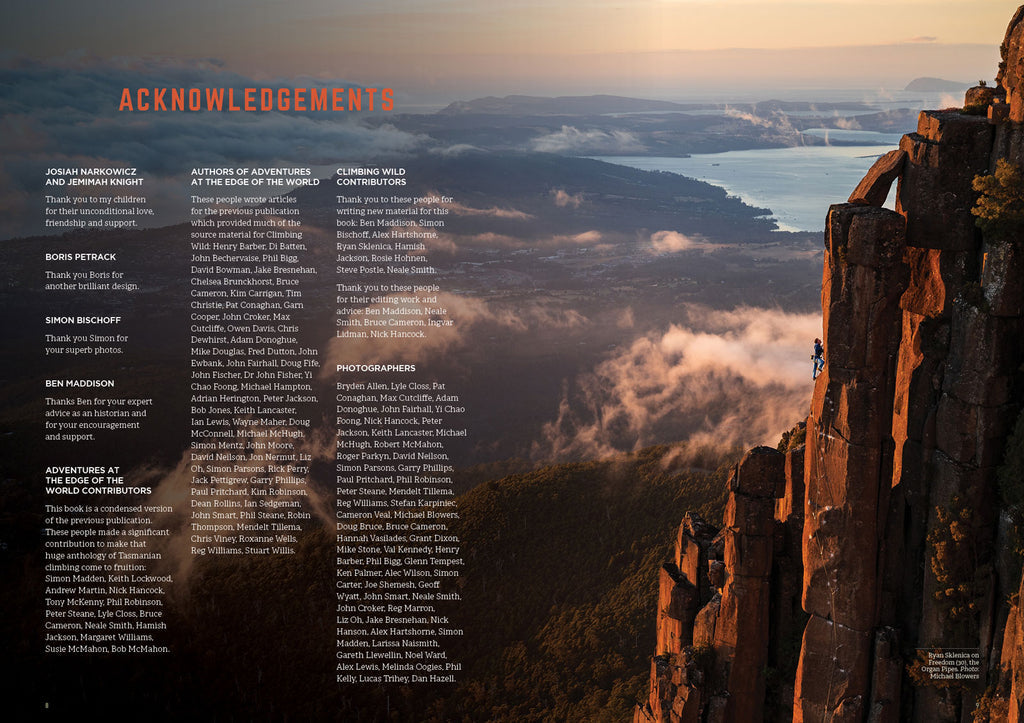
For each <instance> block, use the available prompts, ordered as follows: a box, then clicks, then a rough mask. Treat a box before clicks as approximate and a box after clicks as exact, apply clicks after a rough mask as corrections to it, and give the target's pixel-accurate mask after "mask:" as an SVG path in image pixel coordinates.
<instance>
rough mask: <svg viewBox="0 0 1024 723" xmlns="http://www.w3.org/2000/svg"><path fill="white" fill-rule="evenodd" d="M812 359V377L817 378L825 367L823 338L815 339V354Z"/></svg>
mask: <svg viewBox="0 0 1024 723" xmlns="http://www.w3.org/2000/svg"><path fill="white" fill-rule="evenodd" d="M811 361H812V362H813V363H814V371H813V372H811V379H817V378H818V375H819V374H821V372H822V371H824V369H825V347H823V346H822V345H821V339H815V340H814V354H813V355H812V356H811Z"/></svg>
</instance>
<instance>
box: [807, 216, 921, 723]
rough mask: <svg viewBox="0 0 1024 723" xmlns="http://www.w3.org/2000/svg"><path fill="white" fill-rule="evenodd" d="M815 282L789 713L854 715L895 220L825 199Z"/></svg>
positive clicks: (864, 673)
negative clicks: (813, 375) (815, 340)
mask: <svg viewBox="0 0 1024 723" xmlns="http://www.w3.org/2000/svg"><path fill="white" fill-rule="evenodd" d="M826 245H827V248H826V256H825V268H824V278H823V280H822V292H821V294H822V309H823V312H824V327H825V332H824V333H825V354H826V359H827V364H826V369H825V372H824V374H822V375H821V376H820V377H819V378H818V381H817V384H816V386H815V391H814V398H813V401H812V405H811V418H810V420H809V424H808V430H807V446H806V450H805V472H806V474H805V482H806V488H807V495H806V500H805V506H804V536H803V560H804V583H803V607H804V610H805V611H806V612H807V613H809V614H810V616H811V617H810V620H809V621H808V623H807V627H806V628H805V630H804V636H803V642H802V647H801V652H800V663H799V668H798V670H797V677H796V685H795V699H794V704H793V718H794V721H797V722H799V721H825V720H827V721H830V722H833V723H839V722H840V721H861V720H863V719H864V717H865V711H866V709H867V705H868V700H869V694H870V687H871V681H870V657H871V650H872V647H873V645H874V629H875V627H876V625H877V623H878V596H879V584H878V579H877V560H878V550H879V537H880V533H881V529H880V528H881V526H882V525H883V524H884V515H883V514H882V512H881V511H882V510H884V509H885V508H886V504H887V496H888V490H889V484H890V479H891V474H892V436H891V416H892V399H893V380H894V378H895V363H896V352H897V350H898V348H899V341H900V331H901V311H900V308H899V298H900V296H901V294H902V293H903V290H904V289H905V288H906V267H905V265H904V264H903V261H902V259H903V251H904V246H905V221H904V219H903V217H902V216H901V215H899V214H897V213H894V212H892V211H888V210H886V209H882V208H876V207H872V206H854V205H848V204H844V205H836V206H832V208H831V209H829V214H828V220H827V224H826Z"/></svg>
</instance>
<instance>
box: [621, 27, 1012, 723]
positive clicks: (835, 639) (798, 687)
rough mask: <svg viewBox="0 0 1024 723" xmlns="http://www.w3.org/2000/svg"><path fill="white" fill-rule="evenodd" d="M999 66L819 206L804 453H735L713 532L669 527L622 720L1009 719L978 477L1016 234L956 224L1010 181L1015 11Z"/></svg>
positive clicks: (1001, 454) (1004, 388)
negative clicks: (636, 682)
mask: <svg viewBox="0 0 1024 723" xmlns="http://www.w3.org/2000/svg"><path fill="white" fill-rule="evenodd" d="M1002 52H1003V61H1004V62H1003V63H1002V64H1001V65H1000V71H999V75H998V76H997V81H998V87H996V88H986V87H978V88H973V89H971V90H970V91H968V94H967V99H966V104H965V109H964V110H963V111H960V110H946V111H925V112H922V113H921V116H920V119H919V122H918V129H917V132H916V133H911V134H908V135H906V136H904V137H903V139H902V141H901V142H900V147H899V149H898V150H895V151H893V152H891V153H889V154H887V155H885V156H883V157H882V158H880V159H879V160H878V162H877V163H876V164H875V165H874V166H873V167H872V169H871V170H870V171H869V172H868V174H867V176H866V177H865V179H864V180H863V181H862V182H861V184H860V185H859V186H858V187H857V189H856V190H855V191H854V192H853V194H852V195H851V197H850V201H849V202H848V203H846V204H840V205H835V206H832V207H831V208H830V209H829V212H828V217H827V220H826V229H825V243H826V252H825V264H824V273H823V280H822V311H823V314H824V329H825V347H826V354H827V360H828V363H827V366H826V369H825V372H824V373H823V374H822V375H821V376H820V377H819V378H818V380H817V383H816V385H815V388H814V395H813V400H812V403H811V410H810V416H809V418H808V419H807V422H806V442H805V444H804V445H801V446H797V447H796V448H793V449H788V450H787V451H786V452H785V453H783V452H779V451H776V450H773V449H769V448H766V447H759V448H756V449H754V450H751V451H750V452H749V453H748V454H747V455H746V457H744V459H743V461H742V462H740V464H739V465H737V467H736V469H735V470H734V471H733V474H732V477H731V479H730V483H729V484H730V494H729V500H728V505H727V509H726V515H725V521H724V527H723V529H722V530H721V531H720V532H719V531H717V530H715V529H714V528H712V527H711V526H710V525H708V524H707V523H705V522H703V521H702V520H699V519H698V518H696V517H694V516H692V515H687V517H686V519H685V520H684V522H683V525H682V527H681V528H680V531H679V537H678V540H677V544H676V554H675V559H674V560H673V561H672V562H670V563H667V564H666V565H665V566H664V568H663V571H662V574H661V590H660V595H659V601H658V611H659V612H658V621H657V623H658V636H657V643H656V645H657V649H656V650H655V658H654V659H653V662H652V665H651V687H650V695H649V697H648V699H647V700H646V701H643V702H642V703H640V704H638V706H637V708H636V711H635V715H634V721H636V722H637V723H641V722H646V721H659V722H660V721H684V722H686V723H690V722H692V723H700V722H704V721H707V722H719V721H720V722H728V723H757V722H758V721H789V720H792V721H804V722H811V721H814V722H818V721H821V722H824V721H828V722H829V723H832V722H835V723H838V722H840V721H843V722H846V721H849V722H854V721H856V722H858V723H865V722H870V723H889V722H891V723H897V722H899V721H915V722H918V723H925V722H927V723H943V722H949V723H953V722H962V721H1018V720H1022V719H1024V614H1021V613H1020V611H1019V610H1018V601H1019V600H1021V599H1024V589H1022V588H1021V572H1020V569H1021V560H1020V552H1019V550H1020V548H1021V546H1022V545H1024V542H1022V538H1024V534H1022V529H1021V528H1024V525H1021V519H1022V515H1021V510H1019V509H1014V508H1011V504H1010V503H1011V502H1012V500H1011V501H1007V500H1006V498H1007V494H1006V491H1005V489H1004V490H1002V492H1001V491H1000V488H999V485H998V483H997V479H998V477H999V469H1000V467H1001V466H1002V465H1003V464H1004V459H1005V458H1006V454H1007V448H1008V446H1011V447H1014V446H1015V447H1020V448H1021V449H1020V450H1019V452H1021V453H1024V439H1017V438H1016V437H1012V435H1013V430H1014V426H1015V423H1016V422H1017V420H1018V417H1020V416H1021V409H1022V406H1024V229H1022V227H1021V224H1018V225H1017V227H1016V228H1014V229H1013V230H1012V231H1010V232H1005V231H1004V232H1003V233H1001V234H998V235H997V234H993V233H988V234H985V235H983V234H982V233H981V232H980V231H979V229H978V228H977V227H976V225H975V217H974V216H973V215H972V213H971V209H972V208H973V207H974V204H975V202H976V200H977V198H978V193H977V192H976V191H975V190H974V189H973V187H972V181H973V179H974V178H975V177H976V176H978V175H984V174H988V173H993V172H994V171H995V170H996V168H997V162H999V161H1001V160H1004V161H1008V162H1009V163H1011V164H1013V165H1014V166H1017V167H1018V168H1024V7H1022V8H1020V9H1018V11H1017V13H1016V14H1015V16H1014V18H1013V20H1012V21H1011V23H1010V26H1009V28H1008V30H1007V34H1006V40H1005V42H1004V44H1003V48H1002ZM894 180H898V182H899V185H898V188H897V194H896V211H889V210H887V209H884V208H882V207H881V205H882V203H883V202H884V200H885V197H886V194H887V192H888V190H889V187H890V185H891V183H892V182H893V181H894ZM1021 429H1022V434H1024V425H1021ZM790 446H792V445H790ZM1014 483H1016V484H1019V485H1020V488H1021V496H1020V499H1022V500H1024V480H1013V479H1011V480H1010V481H1009V483H1007V482H1006V481H1005V475H1004V485H1005V484H1010V485H1011V486H1012V485H1013V484H1014ZM1018 504H1019V501H1018ZM929 652H930V653H931V654H932V656H933V657H932V660H931V663H932V664H933V665H932V666H931V667H930V666H929V664H928V659H927V658H928V654H929ZM940 652H941V653H942V654H943V655H946V656H947V658H946V659H947V660H954V661H957V663H956V664H957V665H959V666H960V667H959V668H958V671H959V673H960V676H959V677H948V676H947V677H944V674H942V673H941V672H935V671H936V670H938V668H937V666H936V665H935V664H936V661H937V660H938V655H939V654H940ZM973 660H977V662H978V665H977V672H976V673H974V672H973V671H971V670H968V668H967V667H966V666H967V664H966V663H964V662H963V661H973Z"/></svg>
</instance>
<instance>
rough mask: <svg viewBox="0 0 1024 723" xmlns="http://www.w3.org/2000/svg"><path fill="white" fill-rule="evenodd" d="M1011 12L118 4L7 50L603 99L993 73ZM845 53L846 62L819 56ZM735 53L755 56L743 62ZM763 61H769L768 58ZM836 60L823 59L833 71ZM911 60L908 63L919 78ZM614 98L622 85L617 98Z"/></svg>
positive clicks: (996, 6)
mask: <svg viewBox="0 0 1024 723" xmlns="http://www.w3.org/2000/svg"><path fill="white" fill-rule="evenodd" d="M1015 6H1016V3H1015V2H1007V1H1005V0H998V1H997V0H946V1H944V2H927V1H925V0H900V1H898V2H874V1H870V0H868V1H856V0H814V2H806V1H805V2H801V1H799V0H790V1H787V2H781V1H777V0H714V1H708V0H632V1H631V2H623V1H621V0H617V1H615V2H610V1H608V0H598V1H597V2H595V1H594V0H558V1H557V2H553V1H551V0H489V2H480V1H479V0H404V1H399V0H379V1H377V2H367V1H366V0H361V1H360V2H355V1H354V0H342V1H341V2H337V1H336V0H297V1H295V2H280V1H278V0H244V1H243V0H219V1H216V0H215V1H214V2H209V1H207V0H182V1H181V2H178V3H174V4H173V5H158V4H155V3H139V2H137V1H136V0H111V1H110V2H108V3H105V4H104V6H103V9H104V12H102V13H97V12H96V8H95V6H94V5H91V4H86V3H79V2H72V1H71V0H55V1H54V2H49V3H19V4H17V5H16V6H14V7H12V8H11V10H10V11H9V13H8V22H5V23H4V27H3V28H2V29H0V38H2V39H3V43H4V47H5V48H6V49H7V50H8V51H9V52H10V53H17V54H20V55H27V56H29V57H34V58H38V59H47V58H54V57H60V56H64V57H67V56H68V55H69V54H71V55H72V56H74V57H98V58H117V57H131V56H142V55H157V56H174V57H178V58H192V59H202V58H216V59H218V60H220V61H223V62H224V63H226V65H227V67H228V68H230V69H234V70H237V71H239V72H241V73H245V74H248V75H253V76H256V77H280V76H296V75H309V76H317V77H332V78H347V79H351V80H354V81H355V80H358V81H359V82H366V83H373V82H379V83H388V84H390V85H393V86H399V87H401V86H409V87H411V86H416V87H418V88H419V89H421V90H429V89H431V88H434V89H438V90H442V89H445V90H455V89H458V88H466V89H469V88H479V89H481V90H486V88H487V87H491V88H494V89H495V92H500V91H501V90H502V89H507V90H509V91H511V90H513V89H519V90H520V91H524V92H525V91H530V90H531V89H533V91H534V92H538V91H541V90H543V89H545V88H562V89H565V90H568V89H571V88H572V87H573V86H576V87H578V88H579V89H580V91H581V92H582V91H587V92H594V91H595V90H597V89H599V88H601V87H602V83H604V84H605V85H606V86H607V85H615V86H619V87H628V86H629V85H630V84H631V83H633V82H638V81H642V82H643V83H645V84H646V85H647V86H649V87H651V88H653V87H655V86H657V85H658V84H664V83H673V82H696V81H702V82H703V83H704V84H708V83H709V82H711V81H712V80H715V79H718V80H721V81H723V82H727V83H731V84H733V85H736V84H742V83H743V82H744V81H747V82H748V84H749V85H754V84H757V83H759V82H761V80H762V79H763V80H771V81H774V82H779V81H780V80H785V79H790V80H792V81H795V82H798V83H799V82H803V83H811V84H813V83H815V82H817V81H818V80H819V79H827V78H834V79H835V80H836V81H838V82H841V83H844V84H855V85H856V84H858V83H860V84H865V83H866V84H872V83H875V84H877V83H880V82H883V81H885V80H886V79H887V78H888V77H890V76H891V77H893V79H894V81H898V80H902V81H904V82H905V81H906V80H909V78H908V77H907V75H908V74H910V77H913V74H914V69H915V68H917V67H918V66H920V67H921V68H924V67H931V68H933V69H934V70H933V72H932V73H931V74H934V75H939V74H941V73H944V72H946V73H947V74H953V75H954V76H955V77H957V78H959V79H966V80H976V79H977V77H976V76H978V74H979V73H984V74H985V75H986V76H991V75H992V73H993V72H994V71H993V70H992V68H994V64H995V62H996V61H997V60H998V58H997V55H996V52H995V49H996V48H997V47H998V45H999V42H1000V41H1001V40H1002V33H1003V31H1004V29H1005V27H1006V23H1007V22H1008V20H1009V18H1010V16H1011V15H1012V13H1013V11H1014V9H1015ZM837 47H840V48H846V49H847V50H845V51H842V52H840V53H839V54H837V55H836V54H833V55H824V54H816V53H818V52H819V51H817V50H816V49H823V48H828V49H834V48H837ZM734 49H745V50H744V51H743V52H739V51H736V50H734ZM755 51H757V52H755ZM826 60H827V61H828V62H824V61H826ZM908 64H909V66H910V67H908ZM609 89H610V88H609Z"/></svg>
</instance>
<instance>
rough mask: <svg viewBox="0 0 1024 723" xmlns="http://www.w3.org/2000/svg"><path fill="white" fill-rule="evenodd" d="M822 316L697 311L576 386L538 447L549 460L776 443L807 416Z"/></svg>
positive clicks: (537, 452) (641, 340) (540, 454)
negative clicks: (681, 446)
mask: <svg viewBox="0 0 1024 723" xmlns="http://www.w3.org/2000/svg"><path fill="white" fill-rule="evenodd" d="M820 335H821V319H820V317H819V316H817V315H814V314H788V313H785V312H781V311H775V310H768V309H752V308H740V309H736V310H734V311H709V310H705V309H698V308H691V309H689V310H688V313H687V322H686V323H685V324H680V325H672V326H671V327H670V328H669V329H668V330H667V331H664V332H662V333H657V334H648V335H646V336H643V337H640V338H638V339H636V340H635V341H633V343H632V344H630V345H629V346H628V347H627V348H625V349H623V350H621V351H618V352H617V353H615V354H613V355H612V356H611V357H609V358H608V359H606V360H605V361H604V362H602V363H601V364H599V365H598V366H597V367H596V368H595V369H594V370H593V371H592V372H590V373H588V374H586V375H585V376H583V377H582V378H580V379H578V380H576V382H575V383H574V384H573V385H572V386H571V387H567V388H566V391H565V394H564V396H563V398H562V400H561V403H560V405H559V409H558V412H557V416H556V418H555V419H554V420H552V421H551V422H549V423H548V424H546V425H545V426H544V439H543V440H542V442H540V443H538V444H537V445H535V446H534V450H533V452H534V456H535V457H537V458H541V459H569V458H584V457H595V456H603V455H608V454H613V453H616V452H621V451H628V450H633V449H639V448H641V447H644V446H647V445H650V444H654V443H656V442H659V441H663V440H665V439H666V438H668V439H671V438H676V439H679V440H681V441H689V442H691V443H692V444H694V445H697V446H704V447H715V448H729V447H736V446H750V445H754V444H762V443H764V444H772V445H774V444H775V442H777V441H778V438H779V435H780V434H781V432H782V431H784V430H786V429H789V428H790V427H791V426H792V425H793V424H794V423H795V422H796V421H798V420H800V419H802V418H803V417H805V416H806V415H807V411H808V409H807V405H808V401H809V399H810V394H811V389H812V388H811V366H810V359H809V357H810V348H811V347H810V344H811V341H812V340H813V339H814V337H815V336H820Z"/></svg>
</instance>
